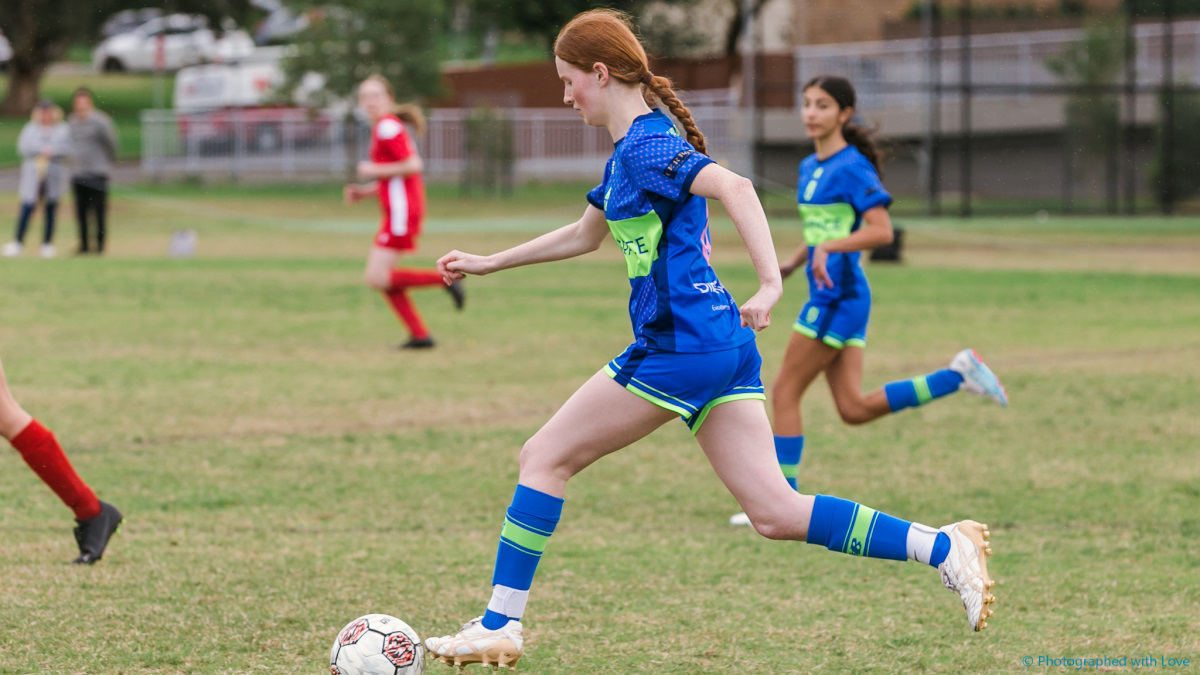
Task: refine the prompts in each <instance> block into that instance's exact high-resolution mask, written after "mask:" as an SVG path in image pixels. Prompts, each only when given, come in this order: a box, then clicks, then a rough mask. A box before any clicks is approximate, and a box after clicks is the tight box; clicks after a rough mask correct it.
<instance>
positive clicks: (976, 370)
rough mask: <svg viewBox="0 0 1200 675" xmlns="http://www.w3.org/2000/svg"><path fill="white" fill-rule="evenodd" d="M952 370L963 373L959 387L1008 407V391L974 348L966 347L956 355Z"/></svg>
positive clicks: (951, 362) (951, 365) (951, 366)
mask: <svg viewBox="0 0 1200 675" xmlns="http://www.w3.org/2000/svg"><path fill="white" fill-rule="evenodd" d="M950 370H953V371H954V372H956V373H958V374H959V375H962V377H963V381H962V384H961V385H959V389H966V390H967V391H969V392H971V393H972V394H978V395H980V396H986V397H988V398H990V399H992V400H993V401H995V402H996V403H999V404H1000V405H1001V406H1002V407H1004V408H1007V407H1008V391H1007V390H1006V389H1005V388H1004V385H1003V384H1000V378H998V377H996V374H995V373H993V372H992V369H991V368H988V367H987V364H986V363H984V362H983V359H981V358H979V354H976V353H975V350H974V349H964V350H962V351H961V352H959V353H958V354H955V355H954V359H953V360H952V361H950Z"/></svg>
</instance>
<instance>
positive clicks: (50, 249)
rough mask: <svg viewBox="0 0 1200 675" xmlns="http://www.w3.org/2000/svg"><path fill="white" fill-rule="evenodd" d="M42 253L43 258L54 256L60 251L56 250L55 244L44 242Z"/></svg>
mask: <svg viewBox="0 0 1200 675" xmlns="http://www.w3.org/2000/svg"><path fill="white" fill-rule="evenodd" d="M41 253H42V257H43V258H47V259H48V258H53V257H54V256H56V255H58V251H56V250H54V244H42V248H41Z"/></svg>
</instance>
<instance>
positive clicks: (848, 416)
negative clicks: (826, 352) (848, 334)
mask: <svg viewBox="0 0 1200 675" xmlns="http://www.w3.org/2000/svg"><path fill="white" fill-rule="evenodd" d="M862 375H863V350H862V348H861V347H849V346H848V347H846V348H844V349H843V350H842V351H841V352H840V353H839V354H838V355H837V356H836V357H835V358H834V359H833V361H831V362H830V363H829V366H828V367H827V368H825V380H826V382H828V383H829V391H830V393H832V394H833V403H834V405H836V406H837V411H838V415H840V416H841V418H842V421H843V422H845V423H846V424H866V423H867V422H870V421H872V420H876V419H879V418H880V417H883V416H884V415H887V414H890V413H891V412H892V409H891V407H889V406H888V399H887V396H886V395H885V394H884V391H883V389H882V388H880V389H876V390H875V391H873V392H871V393H869V394H863V392H862Z"/></svg>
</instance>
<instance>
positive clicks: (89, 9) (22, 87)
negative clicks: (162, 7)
mask: <svg viewBox="0 0 1200 675" xmlns="http://www.w3.org/2000/svg"><path fill="white" fill-rule="evenodd" d="M145 4H146V2H145V0H3V1H2V2H0V32H3V33H4V36H5V37H6V38H8V41H9V42H10V43H11V44H12V50H13V55H12V60H11V62H10V63H9V65H8V91H7V93H6V94H5V97H4V102H3V103H0V116H2V115H14V116H25V115H28V114H29V112H30V111H31V110H33V106H34V104H35V103H37V99H38V92H39V89H40V85H41V80H42V76H43V75H45V73H46V68H47V67H49V65H50V64H51V63H53V62H54V61H56V60H58V59H61V58H62V57H63V56H64V55H65V54H66V52H67V48H68V47H70V46H71V45H72V44H74V43H76V42H78V41H87V42H90V41H91V40H90V38H92V37H93V36H95V35H96V33H97V29H98V28H99V27H100V25H101V24H102V23H103V22H104V20H105V19H107V18H108V16H109V15H110V14H112V13H114V12H117V11H120V10H122V9H130V8H137V7H142V6H144V5H145ZM249 9H250V3H249V0H172V1H171V2H169V3H168V11H173V12H186V13H192V14H203V15H205V16H208V17H209V21H210V23H211V24H212V25H217V24H218V23H219V21H220V19H221V18H223V17H225V16H229V17H231V18H233V19H234V20H237V21H244V20H245V19H246V17H247V15H248V14H249Z"/></svg>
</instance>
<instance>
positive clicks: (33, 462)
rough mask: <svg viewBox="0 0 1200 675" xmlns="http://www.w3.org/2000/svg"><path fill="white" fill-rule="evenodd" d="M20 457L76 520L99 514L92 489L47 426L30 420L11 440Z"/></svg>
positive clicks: (97, 502)
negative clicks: (77, 471)
mask: <svg viewBox="0 0 1200 675" xmlns="http://www.w3.org/2000/svg"><path fill="white" fill-rule="evenodd" d="M11 443H12V445H13V447H14V448H16V449H17V452H19V453H21V459H24V460H25V463H26V464H28V465H29V468H31V469H33V472H34V473H36V474H37V475H38V477H39V478H41V479H42V481H43V482H44V483H46V485H49V486H50V489H51V490H54V494H56V495H58V498H59V499H61V500H62V501H63V503H64V504H66V505H67V506H68V507H70V509H71V510H72V511H74V512H75V519H76V520H87V519H88V518H95V517H96V516H98V515H100V502H99V500H97V499H96V495H95V493H93V492H92V489H91V488H89V487H88V486H87V483H84V482H83V479H81V478H80V477H79V474H77V473H75V469H74V467H72V466H71V462H70V460H68V459H67V456H66V455H65V454H63V451H62V447H61V446H60V445H59V444H58V441H57V440H55V438H54V434H52V433H50V430H49V429H47V428H46V427H44V426H42V425H41V424H39V423H38V421H37V420H33V421H32V422H30V423H29V426H27V427H25V428H24V429H23V430H22V431H21V433H19V434H17V435H16V436H14V437H13V439H12V440H11Z"/></svg>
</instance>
